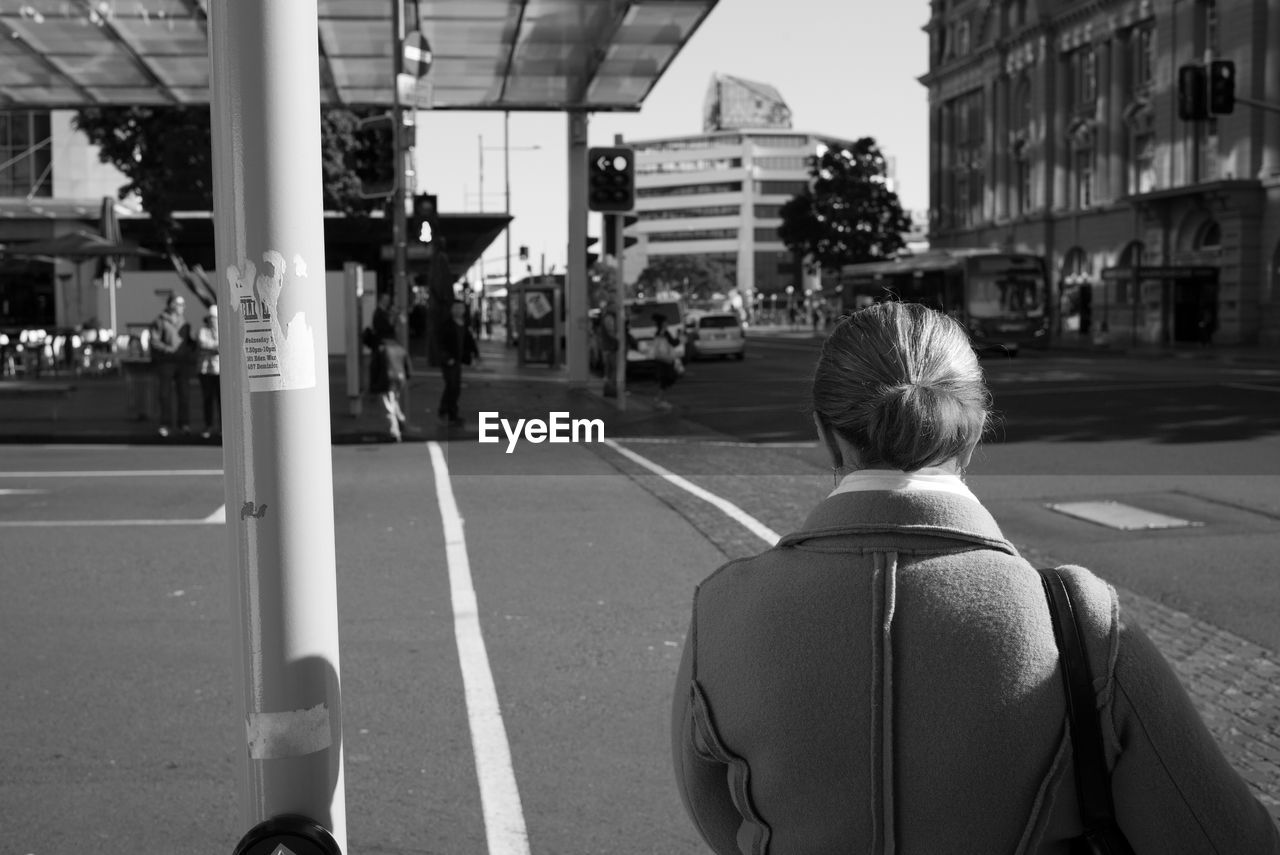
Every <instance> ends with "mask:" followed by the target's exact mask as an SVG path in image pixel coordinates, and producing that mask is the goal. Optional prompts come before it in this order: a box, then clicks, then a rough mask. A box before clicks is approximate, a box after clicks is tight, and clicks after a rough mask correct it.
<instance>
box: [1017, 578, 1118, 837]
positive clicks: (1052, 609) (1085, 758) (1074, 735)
mask: <svg viewBox="0 0 1280 855" xmlns="http://www.w3.org/2000/svg"><path fill="white" fill-rule="evenodd" d="M1039 572H1040V579H1041V581H1042V582H1043V583H1044V590H1045V596H1046V597H1047V598H1048V600H1049V615H1050V618H1051V619H1052V621H1053V635H1054V638H1055V640H1056V641H1057V643H1058V652H1059V654H1060V658H1061V664H1062V682H1063V685H1064V687H1065V688H1066V694H1067V721H1068V726H1069V727H1070V728H1071V744H1072V747H1073V751H1074V754H1075V769H1076V793H1077V797H1078V798H1079V802H1080V818H1081V820H1082V821H1083V823H1084V827H1085V838H1086V839H1087V840H1088V841H1089V842H1090V843H1091V844H1093V846H1094V850H1095V851H1097V852H1101V853H1114V855H1132V853H1133V849H1132V848H1131V847H1130V846H1129V843H1128V841H1127V840H1126V839H1125V837H1124V834H1123V832H1121V830H1120V827H1119V826H1118V825H1117V824H1116V818H1115V808H1114V805H1113V803H1112V799H1111V777H1110V775H1109V773H1108V772H1107V765H1106V754H1105V753H1104V752H1103V748H1102V728H1101V725H1099V723H1098V712H1097V701H1096V700H1095V695H1094V692H1093V674H1092V672H1091V670H1090V668H1089V659H1088V657H1087V655H1086V654H1085V648H1084V641H1083V639H1082V638H1081V633H1080V623H1079V620H1078V619H1077V617H1076V613H1075V608H1074V607H1073V606H1072V603H1071V593H1070V591H1068V590H1067V585H1066V581H1065V580H1064V579H1063V578H1062V574H1060V573H1059V572H1058V571H1057V570H1056V569H1054V568H1048V569H1044V570H1040V571H1039Z"/></svg>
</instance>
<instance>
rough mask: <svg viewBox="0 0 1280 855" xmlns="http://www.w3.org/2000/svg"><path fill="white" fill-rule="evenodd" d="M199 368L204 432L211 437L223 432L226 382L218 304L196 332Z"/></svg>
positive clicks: (211, 309)
mask: <svg viewBox="0 0 1280 855" xmlns="http://www.w3.org/2000/svg"><path fill="white" fill-rule="evenodd" d="M196 363H197V368H196V370H197V371H199V372H200V403H201V409H202V412H203V414H204V432H203V433H201V434H200V436H202V437H203V438H204V439H209V438H210V437H212V436H214V435H215V434H221V433H222V386H221V376H220V374H221V371H220V365H219V359H218V304H217V303H214V304H213V305H212V306H210V307H209V311H208V313H207V314H206V315H205V316H204V323H203V324H201V325H200V329H199V331H197V332H196Z"/></svg>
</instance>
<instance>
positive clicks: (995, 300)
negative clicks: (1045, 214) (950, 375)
mask: <svg viewBox="0 0 1280 855" xmlns="http://www.w3.org/2000/svg"><path fill="white" fill-rule="evenodd" d="M883 300H901V301H903V302H911V303H923V304H925V305H926V306H930V307H931V308H934V309H938V310H940V311H943V312H946V313H947V314H948V315H950V316H951V317H953V318H955V319H956V320H958V321H959V322H960V323H962V324H964V327H965V329H967V330H968V331H969V336H970V338H971V339H972V341H973V346H974V348H975V349H976V350H979V351H984V350H997V351H1000V352H1003V353H1007V354H1009V355H1011V356H1014V355H1017V353H1018V349H1019V347H1023V346H1030V347H1046V346H1047V345H1048V343H1049V312H1048V305H1049V276H1048V267H1047V265H1046V264H1045V261H1044V259H1043V258H1042V257H1040V256H1038V255H1030V254H1027V253H1016V252H999V251H997V250H991V249H931V250H928V251H926V252H922V253H918V254H916V255H912V256H907V257H904V258H901V259H897V260H894V261H876V262H870V263H866V264H849V265H845V267H844V268H843V269H842V270H841V272H840V302H841V308H842V309H843V311H845V312H852V311H855V310H857V309H860V308H862V307H864V306H869V305H871V304H872V303H877V302H881V301H883Z"/></svg>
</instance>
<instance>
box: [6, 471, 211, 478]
mask: <svg viewBox="0 0 1280 855" xmlns="http://www.w3.org/2000/svg"><path fill="white" fill-rule="evenodd" d="M221 474H222V470H221V469H110V470H108V469H101V470H87V471H81V472H0V478H165V477H170V476H175V477H179V478H192V477H199V476H212V475H221Z"/></svg>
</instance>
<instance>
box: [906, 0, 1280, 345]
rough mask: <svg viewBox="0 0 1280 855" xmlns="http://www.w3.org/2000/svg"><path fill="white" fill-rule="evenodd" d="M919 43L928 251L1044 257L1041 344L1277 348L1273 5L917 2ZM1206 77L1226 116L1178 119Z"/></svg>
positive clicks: (1279, 293)
mask: <svg viewBox="0 0 1280 855" xmlns="http://www.w3.org/2000/svg"><path fill="white" fill-rule="evenodd" d="M926 30H927V31H928V33H929V36H930V55H929V71H928V72H927V73H926V74H925V75H923V76H922V77H921V78H920V81H921V83H923V84H924V85H925V86H926V87H928V90H929V105H930V106H929V109H930V142H931V145H930V171H931V175H930V209H931V210H930V224H929V225H930V229H929V232H930V234H929V236H930V241H931V243H932V244H933V245H934V246H938V247H960V246H995V247H1002V248H1008V249H1017V250H1020V251H1028V252H1034V253H1038V254H1042V255H1044V256H1045V257H1046V259H1047V260H1048V262H1049V265H1050V269H1051V271H1052V282H1051V288H1052V291H1053V296H1054V300H1053V305H1054V306H1056V309H1057V315H1056V318H1055V331H1056V333H1057V334H1058V335H1060V336H1079V337H1085V338H1089V339H1093V340H1096V341H1109V342H1115V343H1118V344H1128V343H1137V342H1144V343H1151V344H1178V343H1182V342H1194V341H1197V340H1198V339H1200V338H1201V337H1202V336H1203V335H1204V334H1205V330H1206V329H1209V330H1214V333H1213V341H1214V342H1219V343H1227V344H1259V345H1263V346H1267V347H1277V346H1280V0H1087V2H1080V0H1074V1H1072V0H933V2H932V4H931V17H930V20H929V23H928V25H927V27H926ZM1213 59H1219V60H1230V61H1232V62H1234V63H1235V69H1236V84H1235V91H1236V93H1237V96H1238V102H1237V104H1236V105H1235V108H1234V110H1233V111H1232V112H1230V113H1229V114H1222V115H1217V116H1215V117H1213V118H1211V119H1209V120H1206V121H1198V122H1193V121H1184V120H1182V119H1180V118H1179V115H1178V69H1179V67H1180V66H1183V65H1187V64H1192V63H1201V64H1205V63H1208V62H1209V61H1211V60H1213ZM1269 107H1270V108H1269ZM1135 273H1136V276H1135ZM1135 278H1136V280H1137V285H1136V287H1135Z"/></svg>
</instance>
